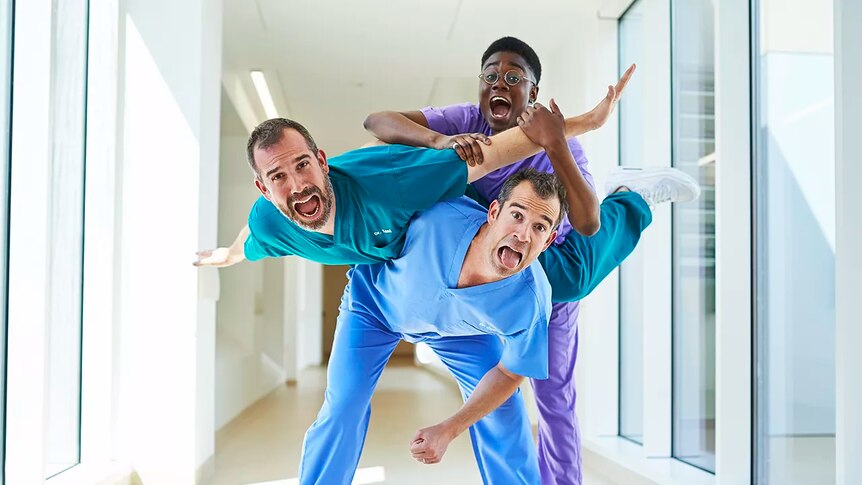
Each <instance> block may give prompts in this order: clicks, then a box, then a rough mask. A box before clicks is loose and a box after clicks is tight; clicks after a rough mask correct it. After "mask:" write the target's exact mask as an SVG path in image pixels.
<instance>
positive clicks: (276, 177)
mask: <svg viewBox="0 0 862 485" xmlns="http://www.w3.org/2000/svg"><path fill="white" fill-rule="evenodd" d="M282 177H284V174H283V173H281V172H279V173H277V174H275V175H273V176H272V179H271V180H272V181H273V182H275V181H277V180H279V179H281V178H282Z"/></svg>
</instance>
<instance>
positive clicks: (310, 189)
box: [287, 187, 325, 205]
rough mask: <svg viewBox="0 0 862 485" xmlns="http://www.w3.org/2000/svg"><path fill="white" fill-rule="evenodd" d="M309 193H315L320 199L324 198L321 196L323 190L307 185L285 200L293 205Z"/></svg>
mask: <svg viewBox="0 0 862 485" xmlns="http://www.w3.org/2000/svg"><path fill="white" fill-rule="evenodd" d="M309 195H317V196H318V197H320V200H324V199H325V197H323V191H321V190H320V189H319V188H317V187H308V188H307V189H305V190H303V191H302V192H300V193H298V194H295V195H291V196H290V198H288V199H287V202H288V203H289V204H291V205H293V204H294V203H295V202H297V201H300V200H303V199H306V198H308V196H309Z"/></svg>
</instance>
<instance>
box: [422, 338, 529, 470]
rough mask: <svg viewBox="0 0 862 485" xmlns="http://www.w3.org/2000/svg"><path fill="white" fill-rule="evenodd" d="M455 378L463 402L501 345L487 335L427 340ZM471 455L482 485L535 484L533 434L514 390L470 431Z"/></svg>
mask: <svg viewBox="0 0 862 485" xmlns="http://www.w3.org/2000/svg"><path fill="white" fill-rule="evenodd" d="M427 343H428V345H429V346H430V347H431V348H432V349H434V352H436V353H437V355H438V356H440V359H441V360H443V363H444V364H446V367H448V368H449V370H450V371H451V372H452V374H453V375H454V376H455V379H456V380H457V381H458V386H459V387H460V388H461V395H462V396H463V398H464V399H465V400H466V399H467V398H468V397H469V396H470V394H471V393H472V392H473V390H474V389H475V388H476V385H477V384H478V383H479V381H480V380H481V379H482V377H483V376H484V375H485V373H486V372H488V371H489V370H490V369H492V368H494V366H496V365H497V363H498V362H499V361H500V355H501V353H502V344H501V343H500V339H499V338H497V337H496V336H493V335H475V336H470V337H446V338H441V339H435V340H430V341H427ZM470 438H471V440H472V442H473V453H474V454H475V455H476V462H477V463H478V465H479V473H481V475H482V480H483V481H484V482H485V483H486V484H493V485H498V484H506V485H509V484H511V485H516V484H538V483H539V480H540V478H539V469H538V461H537V459H536V448H535V445H534V444H533V433H532V429H531V427H530V420H529V418H528V417H527V409H526V406H525V405H524V398H523V396H521V392H520V391H516V392H515V394H514V395H512V397H510V398H509V399H508V400H506V402H504V403H503V404H502V405H501V406H500V407H499V408H497V409H496V410H494V411H493V412H491V413H489V414H488V415H487V416H485V417H484V418H482V419H480V420H479V421H478V422H477V423H476V424H474V425H473V426H471V427H470Z"/></svg>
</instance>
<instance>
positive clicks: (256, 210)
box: [248, 195, 278, 224]
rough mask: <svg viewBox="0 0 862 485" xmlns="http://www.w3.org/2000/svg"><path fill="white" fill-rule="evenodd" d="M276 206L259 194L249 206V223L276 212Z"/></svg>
mask: <svg viewBox="0 0 862 485" xmlns="http://www.w3.org/2000/svg"><path fill="white" fill-rule="evenodd" d="M277 213H278V208H276V207H275V205H273V203H272V202H270V201H269V200H267V199H266V197H264V196H262V195H261V196H260V197H258V198H257V200H256V201H255V202H254V205H253V206H251V212H249V215H248V222H249V224H251V223H253V222H257V221H261V220H263V219H266V218H267V217H270V216H271V215H272V214H277Z"/></svg>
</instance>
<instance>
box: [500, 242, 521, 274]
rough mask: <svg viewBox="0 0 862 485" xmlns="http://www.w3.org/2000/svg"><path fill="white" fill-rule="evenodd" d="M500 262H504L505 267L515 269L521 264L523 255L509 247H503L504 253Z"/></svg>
mask: <svg viewBox="0 0 862 485" xmlns="http://www.w3.org/2000/svg"><path fill="white" fill-rule="evenodd" d="M500 260H501V261H503V265H505V266H506V267H507V268H509V269H514V268H515V267H516V266H518V263H520V262H521V255H520V254H518V253H516V252H515V251H512V250H511V249H510V248H508V247H503V252H502V254H500Z"/></svg>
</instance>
